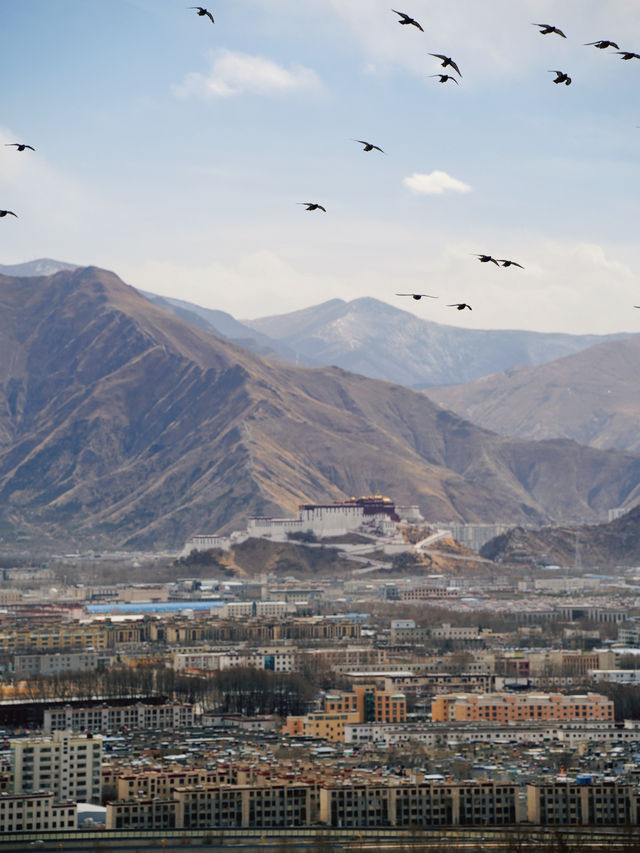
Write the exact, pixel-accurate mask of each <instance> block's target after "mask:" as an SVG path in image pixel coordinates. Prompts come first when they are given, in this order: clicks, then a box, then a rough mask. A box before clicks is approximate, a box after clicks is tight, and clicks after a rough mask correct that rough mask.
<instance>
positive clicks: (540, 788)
mask: <svg viewBox="0 0 640 853" xmlns="http://www.w3.org/2000/svg"><path fill="white" fill-rule="evenodd" d="M638 797H639V795H638V793H637V792H636V791H635V790H634V787H633V786H632V785H628V784H618V783H617V782H595V781H592V780H591V779H585V781H584V782H583V783H582V784H578V783H577V782H572V781H570V780H567V781H557V780H556V781H548V782H536V783H529V784H528V785H527V814H528V819H529V820H530V821H531V822H532V823H537V824H543V825H547V824H548V825H561V826H572V825H585V824H589V825H592V826H598V825H600V826H626V825H630V824H637V823H638Z"/></svg>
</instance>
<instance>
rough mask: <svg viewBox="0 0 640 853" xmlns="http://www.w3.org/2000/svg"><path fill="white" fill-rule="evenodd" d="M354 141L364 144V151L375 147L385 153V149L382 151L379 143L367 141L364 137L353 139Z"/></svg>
mask: <svg viewBox="0 0 640 853" xmlns="http://www.w3.org/2000/svg"><path fill="white" fill-rule="evenodd" d="M352 141H353V142H359V143H360V145H364V148H363V151H373V149H374V148H375V149H376V151H380V152H382V154H384V153H385V152H384V151H382V148H380V146H379V145H374V144H373V143H372V142H366V141H365V140H364V139H353V140H352Z"/></svg>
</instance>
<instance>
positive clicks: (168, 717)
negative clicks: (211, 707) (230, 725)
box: [43, 702, 193, 734]
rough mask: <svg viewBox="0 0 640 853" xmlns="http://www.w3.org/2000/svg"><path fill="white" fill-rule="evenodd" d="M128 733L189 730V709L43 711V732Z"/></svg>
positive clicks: (138, 707) (114, 707)
mask: <svg viewBox="0 0 640 853" xmlns="http://www.w3.org/2000/svg"><path fill="white" fill-rule="evenodd" d="M124 726H126V727H127V728H129V729H178V728H183V727H191V726H193V705H184V704H180V703H179V702H170V703H168V704H165V705H144V704H143V703H141V702H136V703H135V704H131V705H97V706H88V707H87V706H85V707H79V708H72V707H69V706H66V707H64V708H49V709H47V710H45V711H44V722H43V729H44V731H45V732H46V733H48V734H50V733H51V732H58V731H72V732H86V731H89V732H109V731H116V730H117V729H121V728H123V727H124Z"/></svg>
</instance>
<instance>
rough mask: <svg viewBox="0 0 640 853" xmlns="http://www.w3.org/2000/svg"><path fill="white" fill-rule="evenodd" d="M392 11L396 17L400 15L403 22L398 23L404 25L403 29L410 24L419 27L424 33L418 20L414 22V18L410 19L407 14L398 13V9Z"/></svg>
mask: <svg viewBox="0 0 640 853" xmlns="http://www.w3.org/2000/svg"><path fill="white" fill-rule="evenodd" d="M391 11H392V12H395V14H396V15H400V17H401V18H402V20H401V21H398V23H399V24H402V26H403V27H404V26H407V24H410V25H411V26H412V27H417V28H418V29H419V30H420V32H421V33H423V32H424V30H423V29H422V27H421V26H420V24H419V23H418V22H417V21H416V20H414V18H410V17H409V16H408V15H407V14H406V13H405V12H398V10H397V9H392V10H391Z"/></svg>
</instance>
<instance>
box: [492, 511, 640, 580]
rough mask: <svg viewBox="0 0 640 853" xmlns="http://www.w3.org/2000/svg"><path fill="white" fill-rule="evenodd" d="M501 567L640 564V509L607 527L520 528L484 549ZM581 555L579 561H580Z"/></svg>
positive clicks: (594, 566)
mask: <svg viewBox="0 0 640 853" xmlns="http://www.w3.org/2000/svg"><path fill="white" fill-rule="evenodd" d="M480 553H481V554H482V556H483V557H485V558H487V559H490V560H495V561H496V562H499V563H512V564H515V563H518V564H520V565H522V564H526V565H531V566H533V565H539V564H540V563H541V562H543V563H547V564H552V565H558V566H565V567H569V566H570V567H573V566H575V564H576V559H579V561H580V564H581V565H582V566H583V567H585V568H591V567H593V568H599V567H602V566H616V565H627V566H629V565H630V566H637V565H638V564H639V563H640V506H638V507H635V509H632V510H631V511H630V512H628V513H626V514H625V515H622V516H620V518H617V519H616V520H615V521H611V522H609V523H607V524H595V525H588V526H584V527H578V528H575V527H570V528H569V527H543V528H540V529H538V530H531V529H523V528H521V527H519V528H516V529H514V530H510V531H508V532H507V533H503V534H502V535H501V536H496V538H495V539H492V540H491V541H490V542H487V543H486V545H484V546H483V547H482V549H481V552H480ZM578 555H579V557H578Z"/></svg>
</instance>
